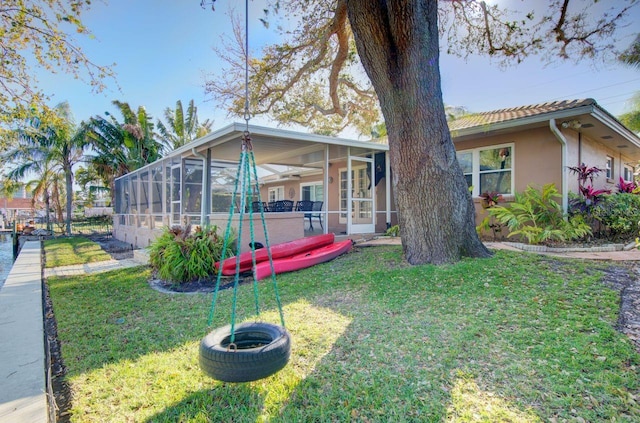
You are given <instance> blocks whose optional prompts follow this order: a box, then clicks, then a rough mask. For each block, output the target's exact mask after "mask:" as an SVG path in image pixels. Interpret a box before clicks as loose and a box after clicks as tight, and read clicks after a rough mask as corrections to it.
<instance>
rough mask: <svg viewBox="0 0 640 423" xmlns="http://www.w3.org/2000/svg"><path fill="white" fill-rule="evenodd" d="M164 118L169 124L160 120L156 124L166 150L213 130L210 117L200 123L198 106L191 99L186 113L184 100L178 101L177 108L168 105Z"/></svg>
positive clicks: (173, 148) (180, 145)
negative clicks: (183, 104)
mask: <svg viewBox="0 0 640 423" xmlns="http://www.w3.org/2000/svg"><path fill="white" fill-rule="evenodd" d="M164 118H165V121H166V122H167V124H166V125H165V124H164V123H163V122H162V121H161V120H158V122H157V124H156V126H157V128H158V129H157V130H158V135H159V139H160V141H161V142H162V143H163V145H164V147H165V149H166V150H168V151H171V150H175V149H176V148H179V147H182V146H183V145H185V144H187V143H189V142H191V141H193V140H195V139H197V138H200V137H203V136H205V135H207V134H208V133H209V132H210V131H211V126H212V125H213V122H212V121H210V120H209V119H207V120H205V121H204V122H203V123H202V124H200V122H199V120H198V108H197V107H196V105H195V104H194V102H193V99H192V100H190V101H189V107H188V108H187V113H186V114H185V113H184V110H183V108H182V102H181V101H180V100H178V101H177V102H176V108H175V110H172V109H170V108H169V107H167V108H166V109H164Z"/></svg>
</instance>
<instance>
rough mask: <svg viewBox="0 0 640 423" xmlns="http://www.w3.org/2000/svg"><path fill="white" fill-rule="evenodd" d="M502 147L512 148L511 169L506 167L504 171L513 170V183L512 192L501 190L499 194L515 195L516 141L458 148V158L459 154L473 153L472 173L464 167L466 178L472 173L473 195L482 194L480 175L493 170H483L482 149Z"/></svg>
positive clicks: (478, 195) (510, 189)
mask: <svg viewBox="0 0 640 423" xmlns="http://www.w3.org/2000/svg"><path fill="white" fill-rule="evenodd" d="M502 148H509V149H510V155H511V167H510V168H509V169H504V172H505V173H506V172H511V184H510V187H509V191H510V192H501V193H499V194H502V195H513V193H514V190H515V160H514V157H515V143H514V142H510V143H504V144H495V145H487V146H482V147H476V148H468V149H465V150H458V151H456V159H457V160H459V159H458V157H459V155H462V154H469V153H471V173H469V172H464V169H463V173H464V175H465V178H466V177H467V176H468V175H469V174H470V175H471V186H472V187H473V189H472V191H471V194H472V196H473V197H480V194H482V193H481V192H480V176H481V175H483V174H487V173H491V172H492V171H481V170H480V153H481V152H482V151H488V150H499V149H502ZM493 172H495V170H493Z"/></svg>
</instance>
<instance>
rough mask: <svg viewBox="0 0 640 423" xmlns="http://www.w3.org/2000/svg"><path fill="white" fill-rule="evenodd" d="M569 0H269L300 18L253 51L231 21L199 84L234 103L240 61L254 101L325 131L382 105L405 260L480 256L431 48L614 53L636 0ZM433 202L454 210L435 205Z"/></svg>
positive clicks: (515, 54) (286, 119)
mask: <svg viewBox="0 0 640 423" xmlns="http://www.w3.org/2000/svg"><path fill="white" fill-rule="evenodd" d="M569 3H570V2H568V1H564V2H561V1H554V2H550V3H549V5H548V7H545V8H538V11H537V12H536V13H533V12H531V11H530V10H532V9H533V8H534V6H533V5H532V4H536V3H535V2H531V3H530V6H529V7H518V9H519V12H517V11H514V10H508V9H506V8H505V7H504V6H503V5H494V4H492V5H489V4H487V2H484V1H439V2H437V1H426V0H423V1H417V0H411V1H407V0H384V1H382V0H381V1H348V0H335V1H325V0H310V1H297V0H279V1H274V2H269V4H270V5H271V6H273V7H271V8H270V9H269V10H271V11H273V9H278V8H279V9H281V10H282V12H283V13H282V15H286V16H291V17H294V19H295V20H296V22H297V23H299V25H295V27H293V28H291V29H290V30H289V28H287V29H283V30H282V38H281V39H282V42H281V43H280V44H278V45H265V47H264V48H263V51H262V54H261V57H259V58H255V59H254V58H249V57H248V54H249V52H248V51H246V49H245V48H244V47H243V46H244V43H243V42H242V41H243V39H242V33H241V32H240V34H238V31H236V32H235V35H236V37H235V40H236V42H235V48H234V47H233V46H232V47H229V46H225V48H224V49H223V48H221V49H220V50H224V51H221V53H222V55H221V56H222V57H223V58H227V59H228V60H227V62H228V63H229V66H227V67H226V68H224V67H223V68H221V69H220V74H219V75H215V76H214V77H213V78H211V79H210V80H208V81H207V82H206V89H207V90H208V92H210V93H212V94H213V95H214V97H215V98H216V100H219V101H220V103H221V104H223V105H226V106H228V107H229V110H230V112H231V113H237V114H239V115H242V114H243V112H244V108H245V102H244V99H243V95H242V94H243V93H244V90H242V83H243V81H244V77H243V76H244V73H243V71H244V69H243V68H244V66H243V65H244V64H245V63H247V62H248V63H249V65H250V66H251V72H250V73H251V75H252V76H251V80H250V84H251V89H250V90H249V91H250V94H249V99H248V100H249V105H250V110H251V112H252V113H268V114H270V115H271V116H272V117H274V118H275V119H277V120H279V121H280V122H283V123H287V124H290V123H292V122H293V123H298V124H300V125H305V126H307V127H310V128H314V129H317V128H320V129H322V130H323V131H331V130H333V131H336V132H339V131H340V130H342V129H344V128H345V127H347V126H350V127H351V128H356V129H357V130H359V131H360V132H361V133H369V132H370V128H371V127H372V126H373V125H375V124H376V123H378V122H380V121H381V120H382V119H381V115H382V116H383V117H384V121H385V122H386V128H387V131H388V140H389V157H390V161H391V168H392V169H393V171H394V177H393V189H394V192H395V193H397V195H396V203H397V204H396V205H397V209H398V218H399V224H400V231H401V237H402V243H403V247H404V252H405V254H406V258H407V261H408V262H409V263H411V264H424V263H433V264H441V263H450V262H454V261H457V260H459V259H460V258H461V257H462V256H463V255H466V256H470V257H478V258H479V257H487V256H489V255H490V254H491V253H490V252H489V251H488V250H487V249H486V247H485V246H484V245H483V244H482V243H481V242H480V240H479V237H478V235H477V233H476V231H475V208H474V205H473V200H472V197H471V196H470V195H469V193H468V192H467V188H468V184H467V182H466V180H465V178H464V175H463V173H462V170H461V168H460V165H459V163H458V162H457V160H455V158H454V159H452V157H454V156H455V146H454V145H453V142H452V140H451V134H450V131H449V127H448V125H447V117H446V111H445V108H444V104H443V102H442V88H441V75H440V69H439V57H440V54H441V52H444V51H446V52H451V53H458V54H460V55H461V56H465V57H466V56H468V55H472V54H476V53H484V54H488V55H490V56H491V57H492V58H493V59H494V61H500V59H503V61H504V62H507V61H511V62H520V61H522V60H524V59H525V58H527V57H528V56H535V55H538V54H542V55H543V56H545V57H546V58H547V59H548V60H550V61H553V60H555V59H557V58H561V59H570V58H571V59H575V60H579V59H580V58H583V57H588V58H593V57H595V56H599V57H603V56H608V55H614V56H617V51H616V49H615V48H614V47H613V45H614V43H613V42H612V38H613V37H615V36H616V35H617V30H618V28H619V27H620V25H621V24H622V23H623V22H624V19H625V18H627V17H628V16H629V15H630V13H631V12H630V9H631V8H632V7H633V6H634V5H635V4H634V3H635V2H634V1H632V0H629V1H627V2H622V1H621V2H613V3H612V2H609V3H610V4H608V6H607V7H606V10H602V9H596V8H595V7H594V8H590V9H588V10H587V9H586V8H580V7H573V3H571V7H570V4H569ZM600 3H602V2H600ZM600 3H599V4H598V6H600ZM603 7H604V6H603ZM270 16H273V15H270ZM594 16H597V18H596V17H594ZM269 19H270V18H269ZM283 27H284V25H283ZM439 36H442V38H444V39H446V48H443V47H442V45H441V44H440V42H439ZM246 59H250V60H246ZM365 74H366V75H365ZM378 105H379V106H380V107H379V108H378ZM434 198H437V199H438V201H432V199H434ZM443 205H444V207H446V208H447V209H448V210H456V213H442V209H443Z"/></svg>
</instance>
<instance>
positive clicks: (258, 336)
mask: <svg viewBox="0 0 640 423" xmlns="http://www.w3.org/2000/svg"><path fill="white" fill-rule="evenodd" d="M214 1H215V0H214ZM202 5H203V6H204V4H202ZM212 9H213V6H212ZM245 10H246V13H245V15H246V16H245V47H246V49H245V51H246V52H247V54H246V55H245V109H244V119H245V122H246V129H245V131H244V134H243V136H242V144H241V145H242V147H241V151H240V160H239V163H238V170H237V173H236V180H235V185H234V190H233V197H232V201H231V207H230V208H229V219H228V222H227V227H226V231H225V235H224V242H223V247H222V254H221V257H220V262H219V263H220V268H219V269H218V272H217V278H216V285H215V289H214V293H213V300H212V302H211V310H210V312H209V325H211V323H212V321H213V316H214V314H215V307H216V302H217V298H218V293H219V290H220V281H221V276H222V263H223V262H224V260H225V258H226V257H225V254H226V252H227V247H228V246H229V239H230V234H231V226H232V220H233V215H234V208H235V207H234V206H235V204H236V201H238V204H239V210H238V214H239V219H238V222H239V223H238V233H237V240H238V241H237V242H236V251H235V257H236V260H235V262H236V271H235V275H234V280H233V298H232V306H231V322H230V324H229V325H226V326H223V327H220V328H217V329H214V330H213V331H212V332H210V333H209V334H208V335H206V336H205V337H204V338H203V339H202V341H201V342H200V357H199V362H200V368H201V369H202V371H203V372H204V373H205V374H207V375H208V376H210V377H212V378H213V379H216V380H219V381H222V382H233V383H237V382H251V381H254V380H258V379H263V378H265V377H268V376H271V375H273V374H274V373H276V372H277V371H279V370H281V369H282V368H283V367H284V366H286V364H287V363H288V362H289V357H290V355H291V337H290V335H289V332H287V330H286V328H285V324H284V313H283V311H282V304H281V301H280V296H279V294H278V284H277V282H276V273H275V271H274V269H273V259H272V257H271V250H270V246H269V236H268V232H267V225H266V222H265V219H264V208H263V206H262V204H263V203H262V201H260V187H259V184H258V172H257V169H256V162H255V156H254V154H253V146H252V144H251V137H250V133H249V119H250V117H251V116H250V113H249V90H248V87H249V76H248V75H249V74H248V69H249V61H248V60H249V59H248V51H249V49H248V38H249V37H248V0H245ZM252 176H253V185H252ZM238 183H240V189H238ZM251 187H253V196H257V200H258V204H259V212H260V218H261V221H262V228H263V230H264V239H265V248H267V253H268V254H267V255H268V257H269V263H270V266H271V280H272V283H273V289H274V293H275V299H276V303H277V305H278V311H279V313H280V325H275V324H272V323H266V322H257V321H256V322H244V323H240V324H237V325H236V321H235V320H236V308H237V307H236V306H237V296H238V285H239V283H240V254H241V252H242V251H241V250H242V245H241V244H242V242H241V240H242V222H243V220H244V217H245V214H246V211H247V210H248V215H249V228H250V234H251V243H250V244H249V245H250V248H251V256H252V261H253V265H254V266H255V265H256V255H255V251H256V242H255V237H254V224H253V212H254V210H253V209H254V207H252V206H251V205H249V203H248V201H247V196H248V195H252V193H251V192H250V189H249V188H251ZM238 196H239V198H238ZM253 294H254V302H255V315H256V318H257V317H259V315H260V306H259V297H258V281H257V280H256V278H255V276H254V277H253Z"/></svg>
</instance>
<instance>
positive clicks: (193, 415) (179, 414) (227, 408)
mask: <svg viewBox="0 0 640 423" xmlns="http://www.w3.org/2000/svg"><path fill="white" fill-rule="evenodd" d="M263 399H264V398H263V395H262V394H261V393H259V392H257V391H256V390H255V389H254V388H253V387H252V386H251V385H250V384H246V383H243V384H236V385H232V384H225V385H219V386H215V387H214V388H213V389H206V390H202V391H198V392H195V393H192V394H190V395H189V396H187V397H186V398H184V399H183V400H182V401H180V402H178V403H176V404H172V405H170V406H168V407H167V408H165V409H164V410H162V411H161V412H159V413H157V414H155V415H153V416H152V417H150V418H148V419H146V420H145V421H147V422H150V423H151V422H153V423H162V422H166V423H174V422H188V421H189V422H190V421H207V422H223V421H224V422H255V421H257V419H258V417H259V416H260V414H261V412H262V407H263Z"/></svg>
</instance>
